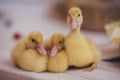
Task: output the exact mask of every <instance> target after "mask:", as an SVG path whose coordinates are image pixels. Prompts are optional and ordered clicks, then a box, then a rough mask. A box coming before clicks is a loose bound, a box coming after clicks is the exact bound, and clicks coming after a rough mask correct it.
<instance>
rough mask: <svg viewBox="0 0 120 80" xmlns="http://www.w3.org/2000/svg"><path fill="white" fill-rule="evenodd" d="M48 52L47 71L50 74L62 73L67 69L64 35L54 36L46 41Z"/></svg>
mask: <svg viewBox="0 0 120 80" xmlns="http://www.w3.org/2000/svg"><path fill="white" fill-rule="evenodd" d="M46 50H47V51H48V63H47V70H48V71H51V72H64V71H66V70H67V68H68V63H67V56H66V52H65V50H64V35H62V34H54V35H53V36H52V37H51V39H49V40H47V41H46Z"/></svg>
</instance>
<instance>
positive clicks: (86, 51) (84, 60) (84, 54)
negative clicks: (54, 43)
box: [64, 7, 101, 71]
mask: <svg viewBox="0 0 120 80" xmlns="http://www.w3.org/2000/svg"><path fill="white" fill-rule="evenodd" d="M67 22H68V25H69V27H70V29H71V31H70V33H69V34H68V35H67V36H66V38H65V43H64V44H65V49H66V53H67V56H68V64H69V65H70V66H75V67H85V66H88V65H89V64H92V66H91V67H88V68H83V70H85V71H91V70H93V69H94V68H95V66H96V64H97V63H98V62H99V61H100V58H101V56H100V52H99V51H98V50H97V48H96V47H95V46H94V44H93V43H92V41H91V40H89V39H87V38H86V37H85V36H84V35H83V34H81V32H80V27H81V24H82V23H83V16H82V12H81V10H80V9H79V8H77V7H73V8H71V9H70V10H69V11H68V16H67Z"/></svg>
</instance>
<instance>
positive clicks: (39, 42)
mask: <svg viewBox="0 0 120 80" xmlns="http://www.w3.org/2000/svg"><path fill="white" fill-rule="evenodd" d="M11 58H12V61H13V63H14V64H15V65H17V66H19V67H20V68H22V69H23V70H27V71H33V72H42V71H45V70H46V64H47V56H46V50H45V49H44V47H43V39H42V35H41V33H39V32H32V33H30V35H29V36H28V37H26V38H24V39H21V40H20V41H19V42H18V44H17V45H16V46H15V48H14V49H13V51H12V55H11Z"/></svg>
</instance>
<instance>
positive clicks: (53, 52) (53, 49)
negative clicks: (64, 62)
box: [50, 46, 58, 58]
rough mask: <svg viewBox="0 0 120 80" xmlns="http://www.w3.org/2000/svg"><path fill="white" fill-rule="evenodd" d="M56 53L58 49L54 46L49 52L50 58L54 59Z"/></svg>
mask: <svg viewBox="0 0 120 80" xmlns="http://www.w3.org/2000/svg"><path fill="white" fill-rule="evenodd" d="M57 52H58V49H57V47H56V46H54V47H53V48H52V50H51V53H50V57H51V58H52V57H54V56H55V55H56V54H57Z"/></svg>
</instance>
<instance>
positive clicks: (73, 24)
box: [70, 19, 77, 30]
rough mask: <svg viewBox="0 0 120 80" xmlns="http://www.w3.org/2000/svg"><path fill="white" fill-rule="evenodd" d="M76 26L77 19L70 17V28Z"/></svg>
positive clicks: (72, 28)
mask: <svg viewBox="0 0 120 80" xmlns="http://www.w3.org/2000/svg"><path fill="white" fill-rule="evenodd" d="M76 27H77V20H76V19H71V20H70V28H71V30H74V29H75V28H76Z"/></svg>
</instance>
